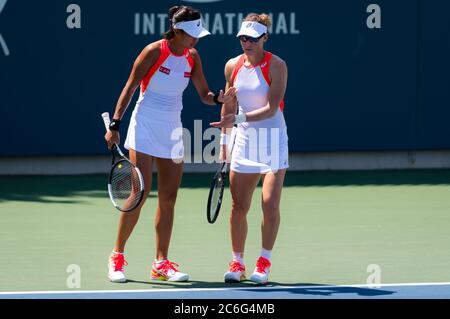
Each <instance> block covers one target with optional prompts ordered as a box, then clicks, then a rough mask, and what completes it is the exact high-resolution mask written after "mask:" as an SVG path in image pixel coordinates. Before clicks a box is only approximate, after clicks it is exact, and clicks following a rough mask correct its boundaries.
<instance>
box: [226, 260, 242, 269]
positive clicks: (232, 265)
mask: <svg viewBox="0 0 450 319" xmlns="http://www.w3.org/2000/svg"><path fill="white" fill-rule="evenodd" d="M229 270H230V271H231V272H238V271H240V272H244V271H245V267H244V266H243V265H242V264H241V263H240V262H239V261H237V260H233V261H232V262H231V263H230V269H229Z"/></svg>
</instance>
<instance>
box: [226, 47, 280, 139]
mask: <svg viewBox="0 0 450 319" xmlns="http://www.w3.org/2000/svg"><path fill="white" fill-rule="evenodd" d="M271 59H272V53H270V52H265V54H264V58H263V60H262V61H261V63H259V64H258V65H256V66H246V65H245V64H244V63H245V55H243V54H242V55H241V56H240V57H239V60H238V62H237V64H236V66H235V68H234V71H233V75H232V83H233V86H234V87H235V88H236V89H237V94H236V95H237V100H238V105H239V112H244V113H247V112H251V111H254V110H256V109H259V108H262V107H264V106H266V105H267V103H268V102H269V86H270V79H269V66H270V61H271ZM283 108H284V101H282V102H281V105H280V107H279V108H278V110H277V112H276V113H275V115H274V116H273V117H270V118H266V119H264V120H261V121H255V122H244V123H241V124H240V125H239V126H240V127H241V128H243V129H247V128H250V127H253V128H276V127H278V128H280V129H281V130H282V131H284V129H285V128H286V122H285V120H284V116H283V112H282V111H283Z"/></svg>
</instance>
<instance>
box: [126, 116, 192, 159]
mask: <svg viewBox="0 0 450 319" xmlns="http://www.w3.org/2000/svg"><path fill="white" fill-rule="evenodd" d="M146 113H147V114H146ZM182 133H183V125H182V123H181V118H180V112H158V111H155V110H152V111H151V113H150V112H139V109H138V108H135V110H134V111H133V114H132V115H131V119H130V125H129V126H128V132H127V138H126V140H125V148H126V149H133V150H135V151H137V152H140V153H144V154H148V155H151V156H154V157H159V158H168V159H173V160H175V161H177V162H180V161H182V159H183V157H184V145H183V134H182Z"/></svg>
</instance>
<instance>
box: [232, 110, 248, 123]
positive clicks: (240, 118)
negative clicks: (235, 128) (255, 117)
mask: <svg viewBox="0 0 450 319" xmlns="http://www.w3.org/2000/svg"><path fill="white" fill-rule="evenodd" d="M246 120H247V116H246V115H245V113H239V114H238V115H236V116H235V118H234V124H241V123H244V122H245V121H246Z"/></svg>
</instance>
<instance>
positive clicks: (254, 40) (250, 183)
mask: <svg viewBox="0 0 450 319" xmlns="http://www.w3.org/2000/svg"><path fill="white" fill-rule="evenodd" d="M270 24H271V21H270V18H269V16H268V15H265V14H254V13H252V14H249V15H248V16H247V17H246V18H245V19H244V21H243V23H242V25H241V29H240V31H239V33H238V34H237V36H238V37H239V38H240V42H241V46H242V49H243V51H244V53H243V54H242V55H240V56H238V57H236V58H233V59H231V60H229V61H228V62H227V64H226V66H225V76H226V88H227V89H228V88H231V87H234V88H235V89H236V99H234V100H233V101H232V102H231V103H227V102H225V103H224V105H223V107H222V113H221V114H222V118H221V121H220V122H214V123H211V125H212V126H215V127H221V128H223V129H222V138H221V145H222V149H221V157H222V158H224V157H227V156H226V155H225V154H227V140H229V139H230V138H228V137H227V135H226V132H225V131H227V132H229V131H230V129H227V130H225V129H224V128H230V127H232V126H233V124H237V129H236V138H235V141H234V147H233V150H232V154H231V169H230V191H231V195H232V201H233V202H232V210H231V218H230V227H231V242H232V249H233V252H232V257H233V260H232V262H231V263H230V265H229V269H228V271H227V272H226V273H225V275H224V279H225V282H239V281H241V280H243V279H245V264H244V259H243V256H244V246H245V239H246V236H247V217H246V216H247V213H248V211H249V209H250V205H251V200H252V195H253V192H254V190H255V188H256V186H257V184H258V182H259V180H260V179H261V178H262V181H263V186H262V210H263V220H262V227H261V233H262V250H261V255H260V256H259V258H258V259H257V261H256V267H255V270H254V271H253V274H252V275H251V276H250V280H252V281H254V282H256V283H259V284H266V283H267V282H268V275H269V272H270V266H271V251H272V248H273V246H274V243H275V239H276V236H277V232H278V227H279V223H280V198H281V190H282V187H283V182H284V176H285V173H286V169H287V168H288V166H289V163H288V136H287V129H286V123H285V120H284V116H283V108H284V101H283V98H284V94H285V91H286V84H287V66H286V63H285V62H284V61H283V60H282V59H280V58H279V57H277V56H275V55H273V54H272V53H270V52H267V51H265V50H264V43H265V42H266V41H267V39H268V34H267V28H268V27H269V26H270ZM237 108H238V109H239V114H238V115H235V114H236V111H237ZM232 142H233V141H230V143H232ZM228 148H230V147H228ZM227 160H228V159H227Z"/></svg>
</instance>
